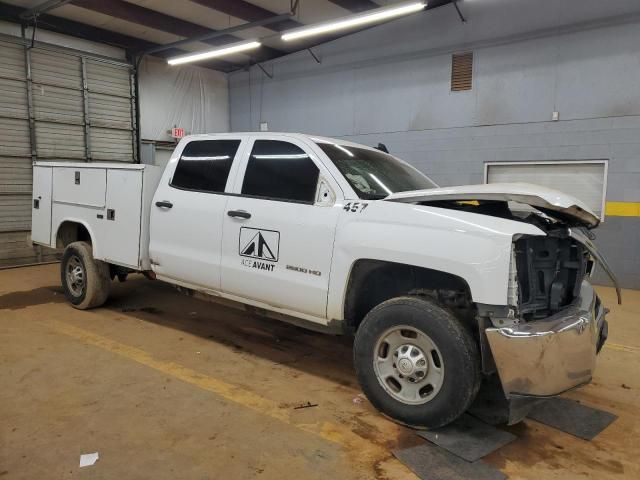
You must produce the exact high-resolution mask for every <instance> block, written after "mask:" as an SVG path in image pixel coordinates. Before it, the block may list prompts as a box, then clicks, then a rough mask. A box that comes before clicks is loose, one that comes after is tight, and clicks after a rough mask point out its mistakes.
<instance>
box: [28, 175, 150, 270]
mask: <svg viewBox="0 0 640 480" xmlns="http://www.w3.org/2000/svg"><path fill="white" fill-rule="evenodd" d="M161 173H162V169H160V168H159V167H154V166H151V165H138V164H122V163H62V162H36V164H35V166H34V179H38V183H37V184H36V182H35V181H34V208H33V215H32V217H33V220H34V226H35V227H34V234H33V239H34V242H36V243H41V244H44V245H48V246H51V247H56V243H57V239H58V238H59V232H62V231H64V229H65V225H66V224H67V223H72V224H80V225H82V226H83V227H84V228H85V229H86V230H87V231H88V233H89V235H90V237H91V242H92V246H93V256H94V257H95V258H96V259H98V260H104V261H106V262H109V263H113V264H116V265H121V266H124V267H129V268H132V269H136V270H144V269H148V268H149V259H148V253H147V252H148V245H147V243H148V230H149V213H148V212H149V205H147V203H149V202H150V201H151V198H152V196H153V193H152V192H153V191H155V188H156V186H157V185H158V182H159V180H160V176H161ZM47 175H48V177H47ZM47 178H50V181H49V183H48V185H49V188H50V190H49V191H48V192H49V196H50V198H51V199H52V201H51V203H50V207H49V208H48V210H47V205H46V201H44V202H43V200H45V199H46V198H47V187H46V185H47ZM36 187H37V188H36ZM150 192H151V193H150ZM38 197H42V198H41V199H39V198H38ZM38 199H39V205H38V207H39V208H36V207H35V205H36V202H35V200H38ZM36 222H37V225H36ZM71 230H72V235H73V233H74V232H75V227H74V228H73V229H71Z"/></svg>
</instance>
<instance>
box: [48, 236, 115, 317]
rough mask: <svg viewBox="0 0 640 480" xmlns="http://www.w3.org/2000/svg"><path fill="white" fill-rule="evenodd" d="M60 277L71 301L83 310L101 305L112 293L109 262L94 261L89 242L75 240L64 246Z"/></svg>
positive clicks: (65, 292) (66, 294)
mask: <svg viewBox="0 0 640 480" xmlns="http://www.w3.org/2000/svg"><path fill="white" fill-rule="evenodd" d="M60 277H61V280H62V288H63V290H64V294H65V296H66V297H67V300H69V302H71V304H72V305H73V306H74V307H75V308H78V309H80V310H86V309H88V308H93V307H99V306H100V305H102V304H103V303H104V302H105V301H106V300H107V297H108V296H109V287H110V285H111V278H110V275H109V265H108V264H107V263H105V262H102V261H100V260H94V258H93V250H92V248H91V245H90V244H88V243H86V242H73V243H70V244H69V245H68V246H67V248H65V249H64V253H63V254H62V262H61V264H60Z"/></svg>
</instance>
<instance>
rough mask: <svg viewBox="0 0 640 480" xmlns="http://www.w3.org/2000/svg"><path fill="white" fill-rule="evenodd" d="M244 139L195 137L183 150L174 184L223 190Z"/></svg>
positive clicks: (176, 186)
mask: <svg viewBox="0 0 640 480" xmlns="http://www.w3.org/2000/svg"><path fill="white" fill-rule="evenodd" d="M239 147H240V140H239V139H238V140H235V139H233V140H231V139H220V140H194V141H191V142H189V143H188V144H187V145H186V146H185V147H184V150H183V151H182V154H181V155H180V159H179V160H178V165H177V166H176V169H175V171H174V172H173V178H172V179H171V183H170V185H171V186H172V187H174V188H179V189H182V190H192V191H197V192H205V193H222V192H224V190H225V186H226V184H227V179H228V178H229V172H230V171H231V165H232V164H233V159H234V158H235V156H236V153H237V152H238V148H239Z"/></svg>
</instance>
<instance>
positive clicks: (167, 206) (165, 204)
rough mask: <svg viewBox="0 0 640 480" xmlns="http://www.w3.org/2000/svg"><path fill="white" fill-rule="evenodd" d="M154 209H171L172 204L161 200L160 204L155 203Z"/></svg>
mask: <svg viewBox="0 0 640 480" xmlns="http://www.w3.org/2000/svg"><path fill="white" fill-rule="evenodd" d="M156 207H160V208H171V207H173V203H171V202H168V201H167V200H162V201H160V202H156Z"/></svg>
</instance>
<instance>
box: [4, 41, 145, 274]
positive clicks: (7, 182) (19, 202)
mask: <svg viewBox="0 0 640 480" xmlns="http://www.w3.org/2000/svg"><path fill="white" fill-rule="evenodd" d="M29 73H30V77H29ZM131 75H132V71H131V66H130V65H127V64H125V63H122V62H117V61H111V60H109V59H104V58H99V57H96V56H95V55H92V54H89V53H87V54H84V53H83V52H78V51H70V50H67V49H62V48H58V47H54V46H49V45H43V44H36V46H35V47H34V48H27V47H26V46H25V44H24V43H22V40H21V39H15V41H14V40H13V39H6V40H5V39H1V40H0V267H2V266H8V265H20V264H27V263H36V262H39V261H47V260H51V259H53V258H54V256H53V252H52V251H47V250H44V251H43V249H41V248H39V247H35V248H34V247H33V246H32V245H31V241H30V229H31V201H32V198H31V196H32V195H31V194H32V186H31V185H32V163H33V161H35V160H43V161H47V160H52V161H53V160H55V161H117V162H135V161H137V149H136V138H135V114H134V109H135V101H134V98H133V89H132V76H131ZM30 120H31V122H30Z"/></svg>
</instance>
